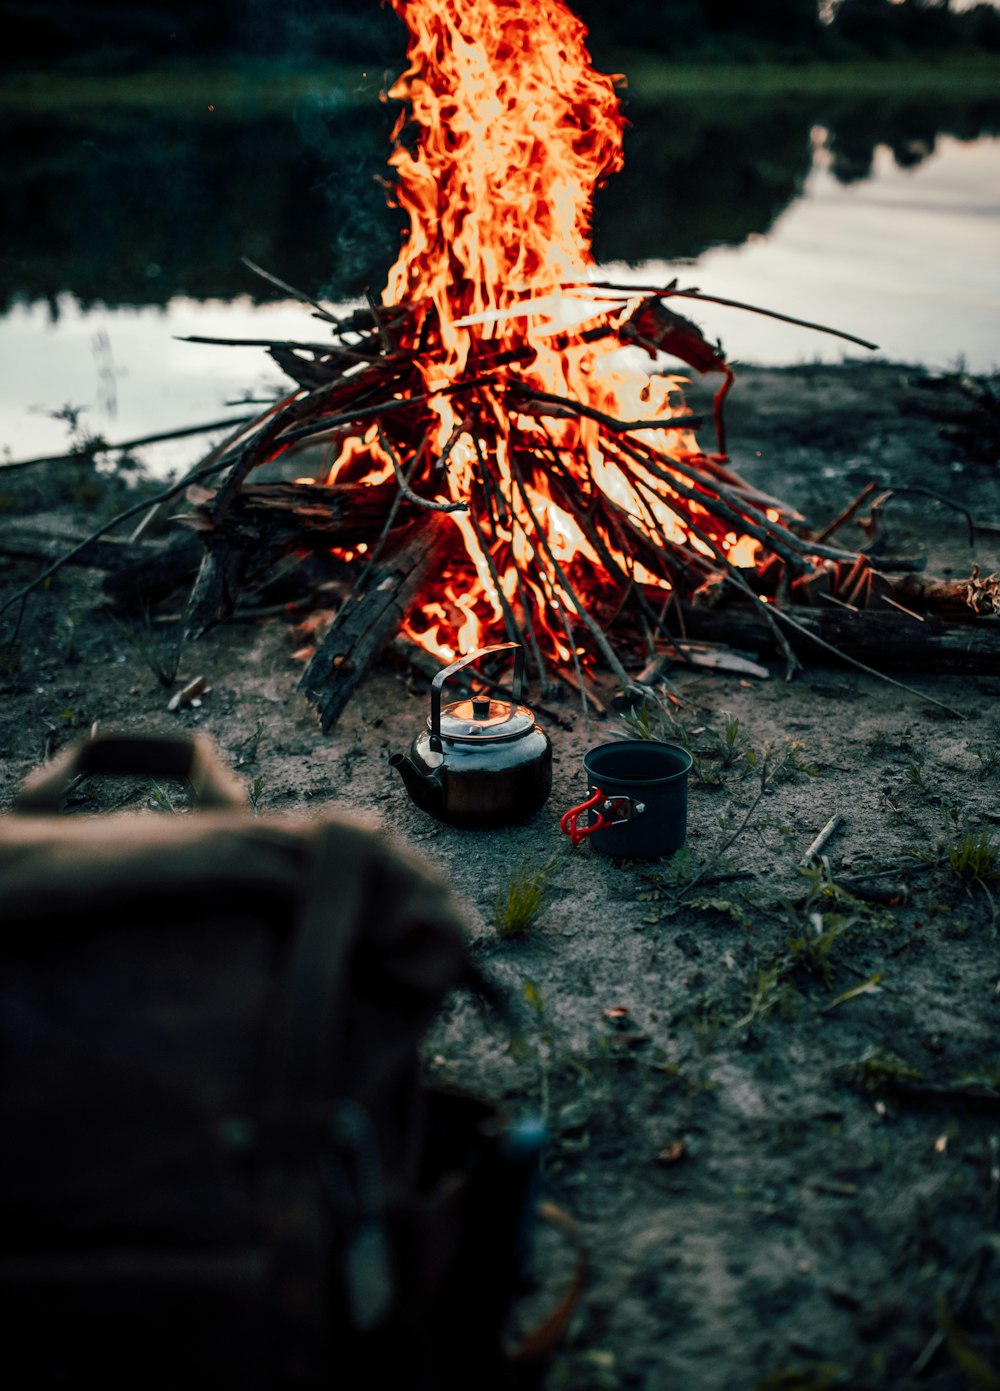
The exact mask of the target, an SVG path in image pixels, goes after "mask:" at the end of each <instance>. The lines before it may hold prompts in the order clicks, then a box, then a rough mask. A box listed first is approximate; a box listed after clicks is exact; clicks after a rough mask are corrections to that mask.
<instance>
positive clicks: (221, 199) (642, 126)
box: [0, 91, 1000, 313]
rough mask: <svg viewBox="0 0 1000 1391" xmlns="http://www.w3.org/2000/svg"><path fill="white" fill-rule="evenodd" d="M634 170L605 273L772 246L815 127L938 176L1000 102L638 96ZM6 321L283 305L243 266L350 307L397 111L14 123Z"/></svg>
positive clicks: (608, 204) (861, 155) (376, 222)
mask: <svg viewBox="0 0 1000 1391" xmlns="http://www.w3.org/2000/svg"><path fill="white" fill-rule="evenodd" d="M627 109H628V115H629V118H630V120H631V122H632V125H631V128H630V130H629V131H628V133H627V136H626V165H625V171H624V173H623V174H621V175H619V176H617V177H616V178H615V179H614V180H612V181H611V183H610V184H609V185H608V187H607V189H605V190H604V191H603V192H602V193H601V195H600V196H599V202H598V211H597V218H596V223H595V252H596V254H597V256H598V259H599V260H601V261H628V262H636V261H642V260H646V259H649V258H652V257H659V258H663V259H666V260H670V261H674V260H678V259H683V258H688V257H694V256H697V255H699V254H700V253H701V252H703V251H704V250H705V249H706V248H708V247H712V246H734V247H735V246H740V245H742V244H743V243H745V242H746V241H747V240H748V238H751V237H753V236H755V235H758V236H759V235H763V234H766V233H767V232H768V231H769V230H770V229H771V227H772V226H773V225H774V223H775V221H776V219H777V218H778V217H779V216H780V214H781V213H782V212H783V210H784V209H785V208H787V207H788V205H789V204H790V203H792V202H793V201H794V200H795V199H796V198H797V197H798V196H799V195H800V193H801V191H802V189H803V186H804V184H805V181H806V179H807V178H808V176H809V173H810V170H811V168H812V165H813V145H814V131H815V129H816V128H817V127H822V128H823V129H824V130H825V131H826V132H827V133H828V134H827V136H826V141H827V146H828V149H829V152H830V155H831V168H832V171H833V174H834V176H835V177H836V178H837V179H838V180H840V181H842V182H844V183H850V182H853V181H857V180H860V179H864V178H866V177H867V175H868V174H869V173H870V171H871V167H872V160H873V156H874V152H875V150H876V148H877V147H878V146H881V145H887V146H888V147H889V148H890V149H891V150H892V152H893V155H894V157H895V159H896V161H897V163H898V164H900V165H901V166H906V167H910V166H913V165H915V164H919V163H920V162H921V161H922V160H924V159H925V158H927V156H928V155H929V154H930V153H931V152H932V151H933V150H934V148H935V145H936V142H937V141H938V139H939V138H940V137H941V136H942V135H950V136H954V137H957V138H959V139H962V140H972V139H975V138H976V137H978V136H981V135H984V134H997V133H1000V107H998V105H997V103H996V102H993V101H989V100H978V101H975V100H974V101H963V100H962V99H961V98H959V97H956V98H955V99H953V100H950V101H949V100H944V99H940V98H935V99H934V100H926V99H925V100H913V101H899V100H894V99H890V98H889V97H886V98H885V99H884V100H881V101H879V100H876V101H872V100H870V99H866V100H864V101H863V102H861V101H858V100H856V99H854V100H851V99H849V98H846V97H837V96H831V95H830V94H819V93H818V94H816V95H815V96H811V97H805V96H803V95H802V94H794V95H791V94H789V95H785V96H781V95H779V96H774V95H769V96H768V97H767V98H764V97H761V98H759V99H757V98H754V97H753V96H752V95H751V96H747V95H746V94H745V93H741V94H740V95H739V96H736V95H732V96H730V97H729V98H728V99H727V98H726V97H725V96H721V97H720V96H719V95H714V96H713V97H712V99H711V100H709V99H708V98H707V97H706V96H704V95H703V96H700V97H698V98H695V97H686V98H678V99H676V100H669V101H662V102H656V103H652V102H644V101H642V100H641V99H640V98H638V97H635V96H630V97H629V98H628V104H627ZM2 120H3V126H4V137H5V138H4V148H5V158H4V161H3V163H2V165H0V238H2V241H3V245H4V247H5V249H6V257H5V266H4V272H3V275H4V278H3V282H2V284H0V307H2V308H3V309H8V308H9V307H10V306H11V304H12V303H14V302H15V301H22V302H35V301H39V300H42V301H48V303H49V304H50V305H51V306H52V312H53V313H56V312H57V311H58V300H59V296H60V294H62V293H64V292H71V293H72V294H74V295H75V296H76V297H77V299H78V300H79V301H80V302H81V303H82V304H84V305H88V304H92V303H96V302H101V303H104V304H106V305H109V306H120V305H134V306H138V305H165V304H166V303H168V302H169V301H170V300H171V299H173V298H174V297H175V296H177V295H185V296H188V297H191V298H194V299H210V298H211V299H223V300H227V299H231V298H234V297H236V296H238V295H242V294H246V293H248V292H249V293H251V294H254V295H256V296H258V297H259V298H269V297H271V295H270V292H269V291H268V290H267V288H266V286H264V285H263V284H257V283H255V282H253V281H252V279H251V278H250V276H249V275H248V272H247V271H246V270H245V268H244V267H243V266H242V265H241V263H240V257H241V256H242V255H248V256H250V257H252V258H253V259H254V260H256V261H258V262H260V263H262V264H264V265H266V266H268V267H271V268H273V269H274V270H276V271H277V272H279V273H280V274H281V275H283V276H284V277H285V278H287V279H289V280H291V281H293V282H294V283H297V284H300V285H302V286H303V288H306V289H309V290H310V291H319V290H322V292H323V293H325V294H327V295H328V296H330V297H331V298H336V299H339V298H345V297H349V296H352V295H355V294H357V293H359V292H360V291H361V290H362V289H363V287H365V286H366V285H371V286H374V287H378V286H380V284H381V282H382V278H383V276H384V273H385V269H386V267H387V266H388V264H389V262H390V261H391V260H392V258H393V256H394V254H395V251H396V247H397V245H398V239H399V231H400V222H399V215H398V213H397V212H395V211H394V210H393V209H391V208H389V207H388V206H387V204H386V196H385V192H384V189H383V187H382V186H381V185H380V183H379V179H380V177H381V176H382V175H383V174H384V173H385V168H386V156H387V152H388V141H389V129H390V126H391V121H392V112H391V111H390V110H388V109H387V108H386V107H385V106H383V105H381V104H379V103H377V102H372V103H371V104H369V105H366V106H363V107H356V106H351V105H350V104H348V103H346V102H345V101H343V100H341V99H339V98H338V94H337V93H336V92H335V91H333V92H329V93H325V94H323V95H322V96H318V97H317V98H316V99H314V100H310V101H305V102H301V101H300V102H299V104H298V105H297V106H296V107H295V109H286V110H284V111H283V112H282V111H278V112H274V111H271V112H270V113H269V114H268V115H267V116H266V117H265V116H260V115H256V116H247V117H245V118H243V119H237V118H235V117H228V116H226V115H225V114H224V113H221V112H214V113H210V112H208V111H207V110H205V109H204V108H199V109H198V110H197V112H196V113H195V114H187V115H185V114H184V113H183V112H180V111H176V110H168V111H164V110H161V109H152V110H140V109H124V110H123V109H113V110H112V109H106V110H105V109H96V110H95V109H93V108H88V109H86V110H82V111H75V112H59V113H56V114H47V113H44V112H25V113H20V114H19V113H16V112H11V111H5V112H4V113H3V117H2Z"/></svg>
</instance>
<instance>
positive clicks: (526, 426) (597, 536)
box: [330, 0, 757, 662]
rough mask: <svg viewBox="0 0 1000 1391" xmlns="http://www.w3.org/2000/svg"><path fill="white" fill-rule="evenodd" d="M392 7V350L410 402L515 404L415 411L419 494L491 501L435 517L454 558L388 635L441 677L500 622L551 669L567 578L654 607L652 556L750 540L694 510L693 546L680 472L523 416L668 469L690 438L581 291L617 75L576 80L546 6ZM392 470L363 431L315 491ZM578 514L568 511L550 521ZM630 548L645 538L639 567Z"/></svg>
mask: <svg viewBox="0 0 1000 1391" xmlns="http://www.w3.org/2000/svg"><path fill="white" fill-rule="evenodd" d="M390 3H391V5H392V8H393V9H394V10H395V11H396V13H397V14H398V15H399V16H400V17H401V18H402V19H403V20H404V21H405V23H406V24H407V26H408V28H409V31H410V42H409V51H408V67H407V70H406V72H405V73H404V74H403V76H402V77H401V78H400V79H399V80H398V82H396V84H395V85H394V86H393V88H392V89H391V91H390V93H389V96H390V97H392V98H393V99H396V100H399V101H402V102H404V103H405V108H404V111H403V113H402V114H401V115H400V117H399V120H398V122H397V125H396V128H395V132H394V139H395V141H396V144H395V149H394V153H393V154H392V157H391V160H390V163H391V164H392V166H393V168H394V169H395V172H396V177H397V189H396V197H397V198H398V201H399V204H400V206H401V207H402V208H403V210H404V211H405V212H406V213H407V215H408V219H409V230H408V233H407V234H406V237H405V240H404V244H403V246H402V249H401V251H400V254H399V257H398V259H397V261H396V263H395V265H394V266H393V267H392V269H391V270H390V272H389V276H388V283H387V286H386V290H385V292H384V295H383V302H384V304H386V305H388V306H402V305H406V306H407V307H408V309H409V310H410V311H411V317H410V318H409V319H408V320H407V321H406V322H407V324H408V328H407V329H406V331H405V341H404V342H403V343H402V344H401V346H402V347H403V348H404V349H410V350H412V349H415V348H416V347H417V346H418V345H419V353H418V354H417V356H416V364H417V367H418V370H419V371H420V373H421V375H422V378H423V381H424V383H425V386H426V389H427V391H428V392H440V391H441V389H442V388H446V387H448V386H449V385H453V384H455V383H457V382H459V381H460V379H462V378H463V376H467V375H468V374H470V373H471V374H473V375H474V374H476V373H487V374H488V373H490V372H491V371H495V370H496V367H497V364H503V368H504V372H505V374H506V377H505V380H506V382H507V384H508V385H509V384H510V383H513V384H514V386H515V388H516V390H515V393H514V397H513V399H512V398H511V396H510V395H509V394H508V396H507V397H505V398H504V399H503V401H501V400H500V398H499V397H498V395H497V393H496V392H495V391H493V392H491V391H490V390H486V391H485V392H484V393H483V394H482V396H481V398H480V400H479V409H478V410H477V412H475V413H474V418H473V417H470V415H468V414H466V406H465V405H464V404H463V398H462V397H461V396H460V395H455V396H449V395H440V394H439V395H437V396H433V397H432V398H431V399H430V400H429V401H428V403H427V410H428V412H429V413H430V417H431V421H432V425H431V430H430V434H429V438H428V439H426V440H425V441H424V443H423V444H422V445H421V446H420V447H421V449H422V450H424V451H426V457H427V459H428V460H431V461H432V463H433V467H431V468H429V469H427V470H425V472H424V474H423V475H422V476H423V477H424V479H425V480H426V481H429V483H430V486H431V491H432V493H433V494H434V496H435V497H436V500H437V501H438V502H439V503H469V502H470V498H471V497H472V496H473V494H474V493H475V492H476V490H477V489H478V490H479V493H480V494H481V495H482V494H485V493H486V492H487V481H486V478H485V475H486V473H487V472H488V473H489V475H490V484H489V489H490V497H491V498H492V499H493V502H492V503H491V505H490V507H489V508H488V509H487V512H486V514H484V515H482V516H481V517H476V516H474V515H472V514H471V512H470V511H453V512H450V513H449V514H448V519H449V521H450V522H451V523H452V524H453V525H454V527H455V528H456V534H457V538H458V539H459V540H460V543H461V544H460V547H459V549H458V552H457V554H458V556H459V559H458V560H456V561H455V562H454V563H453V565H452V566H451V567H450V568H449V571H448V574H447V575H446V577H445V578H444V579H443V580H442V582H441V586H440V592H439V594H438V596H437V598H436V601H435V602H434V603H432V604H428V605H426V606H425V607H424V609H423V610H422V611H421V612H419V613H416V614H413V615H411V617H410V619H409V620H408V622H407V625H406V627H405V629H404V631H406V632H408V634H409V636H410V637H411V638H413V639H414V640H415V641H417V642H419V643H421V644H422V645H423V646H424V647H426V648H428V649H429V650H430V651H432V652H434V653H436V654H437V655H438V656H440V657H442V658H444V659H446V660H452V659H453V658H454V657H455V656H456V655H457V654H458V653H459V652H467V651H470V650H472V649H473V648H475V647H477V646H481V645H483V644H484V642H485V641H487V640H495V633H496V629H497V627H498V626H501V627H502V625H503V624H504V623H505V621H508V620H509V619H510V616H511V614H512V613H513V614H516V615H517V621H518V623H519V624H523V626H524V627H525V628H526V629H528V630H530V631H531V632H532V633H533V634H534V635H535V637H536V640H537V641H538V643H539V644H540V646H541V647H542V648H543V649H545V650H546V652H547V653H548V654H549V655H551V656H554V657H556V658H557V659H558V660H559V661H561V662H565V661H568V660H570V659H571V657H572V655H573V650H574V649H575V648H576V639H575V638H574V636H573V634H572V626H573V622H574V620H576V619H578V618H582V617H583V615H582V614H580V613H579V612H578V609H579V604H578V601H576V600H575V599H574V595H573V589H574V588H575V587H576V586H575V585H572V584H571V582H570V576H571V575H572V576H574V577H576V579H577V581H579V579H580V577H581V576H583V577H584V579H583V582H582V588H581V592H583V593H585V594H586V595H587V596H588V597H589V596H596V595H599V594H600V593H601V591H602V590H604V589H607V588H608V587H609V585H610V584H611V573H612V572H613V571H617V574H618V575H619V577H622V576H624V577H625V580H626V582H627V583H628V584H633V585H638V586H640V587H644V588H650V587H651V588H653V589H656V590H659V591H661V592H662V591H668V590H669V589H670V588H671V578H670V575H671V569H670V564H669V560H668V558H667V556H666V549H667V547H668V546H670V545H679V546H687V547H688V548H689V549H690V550H694V551H696V552H700V553H702V554H705V555H708V556H711V555H713V554H714V553H716V551H717V552H719V553H722V554H725V555H727V556H728V558H729V559H730V560H731V561H732V562H733V563H735V564H739V565H752V564H753V561H754V556H755V555H756V550H757V547H756V542H754V541H753V540H752V539H751V538H750V537H738V536H737V535H736V534H735V533H728V532H727V531H726V530H725V528H721V529H720V528H719V527H718V526H717V525H716V524H715V519H714V518H708V517H707V514H706V522H705V528H704V532H702V530H701V528H699V527H698V526H695V525H694V524H693V523H691V522H690V521H688V522H686V521H685V516H687V517H690V516H692V515H697V514H698V513H699V510H700V511H701V512H704V509H699V506H698V504H697V502H694V503H692V502H690V501H688V502H687V503H686V504H684V507H683V508H679V507H678V505H677V503H678V490H679V489H681V488H682V487H684V486H687V487H688V490H689V491H690V486H691V485H690V484H689V483H688V484H686V485H685V482H684V479H683V478H682V477H681V475H677V477H676V478H674V477H673V475H671V474H670V473H669V472H668V473H667V476H666V478H664V477H663V476H655V475H654V473H653V472H651V471H650V469H649V468H648V467H646V466H645V465H644V464H643V462H642V461H641V460H638V459H636V457H635V456H634V455H632V456H629V457H628V459H627V461H626V455H625V453H623V452H621V451H619V452H618V453H617V457H616V451H615V450H614V449H609V448H608V440H607V437H606V436H604V437H602V436H601V432H600V428H599V424H598V422H597V421H596V420H595V419H591V418H580V417H579V416H578V415H576V414H575V413H572V412H568V411H566V410H565V409H563V410H562V411H560V409H559V407H558V406H553V407H552V408H551V409H550V408H549V407H548V406H546V405H545V404H544V403H540V402H538V401H537V400H532V399H531V398H532V393H540V392H541V393H548V394H550V395H554V396H557V397H561V398H563V399H564V400H572V401H574V402H578V403H582V404H583V406H584V407H586V408H589V409H591V410H593V411H597V412H602V413H604V414H606V415H609V416H612V417H614V418H616V419H627V420H632V421H636V420H647V419H648V420H649V421H650V422H651V424H650V428H649V431H648V432H646V431H643V432H642V436H641V438H642V443H643V444H646V445H649V446H651V447H652V448H654V449H655V450H656V452H657V454H658V455H659V456H660V457H661V458H662V457H663V456H664V455H666V456H667V457H668V459H672V460H674V461H676V462H677V463H681V461H682V460H683V459H684V458H685V457H686V456H688V455H690V454H692V453H694V452H696V450H697V445H696V443H695V441H694V439H693V437H692V436H691V435H690V433H689V432H686V431H684V430H679V429H673V430H671V429H669V425H668V424H666V425H665V422H668V421H669V417H670V416H671V415H674V414H676V413H677V410H678V408H679V407H680V406H681V404H682V403H681V400H680V397H679V393H678V383H677V381H676V379H674V378H672V377H668V376H664V375H656V376H652V377H651V376H649V375H647V373H646V372H644V371H643V370H642V369H641V367H640V366H639V365H638V364H637V362H636V361H635V357H636V355H637V354H638V353H639V350H638V349H636V348H622V346H621V343H620V341H619V340H618V339H617V338H616V337H615V336H614V329H615V327H616V326H617V325H620V324H622V323H624V322H625V320H626V319H627V317H628V315H629V314H630V313H631V312H632V311H633V310H634V309H635V308H636V305H637V304H638V300H637V301H635V302H632V303H623V301H622V299H621V297H620V296H618V297H615V298H614V299H604V300H602V299H601V297H600V294H599V293H597V292H596V291H588V289H587V282H588V281H589V280H590V278H591V276H592V270H593V259H592V256H591V249H590V247H591V242H590V232H591V213H592V196H593V192H594V190H595V188H596V187H598V186H599V185H600V184H601V183H602V182H603V181H604V180H605V179H606V178H607V177H608V176H609V175H611V174H613V173H614V172H615V171H617V170H618V169H620V168H621V165H622V133H623V129H624V126H625V121H624V118H623V116H622V113H621V110H620V105H619V101H618V97H617V94H616V90H615V88H616V83H617V82H618V81H619V80H620V79H616V78H613V77H609V76H606V75H604V74H601V73H597V72H595V71H594V70H593V68H592V66H591V62H590V57H589V55H588V53H587V49H586V47H585V39H586V29H585V27H584V25H583V24H582V23H581V22H580V20H578V19H577V18H575V17H574V16H573V15H572V14H571V13H570V11H569V10H568V9H567V8H566V6H565V4H563V3H562V0H543V3H541V4H536V5H526V4H524V3H523V0H390ZM567 286H575V287H576V288H575V289H566V288H564V287H567ZM484 414H485V415H486V416H487V417H488V419H489V426H490V429H489V432H488V435H487V436H485V437H484V433H483V430H482V421H483V418H484ZM396 462H397V463H398V460H397V461H396ZM626 462H627V467H625V465H626ZM393 467H394V460H393V455H392V446H391V445H390V444H388V443H387V442H386V440H385V439H384V437H383V435H382V432H381V429H380V428H379V427H375V426H373V427H371V428H370V429H369V430H368V431H367V433H366V434H365V435H364V437H363V438H354V439H351V440H348V442H347V444H346V445H345V446H344V448H343V450H342V452H341V455H340V457H339V459H338V460H337V462H336V464H335V465H334V467H333V470H332V472H331V475H330V481H333V480H334V479H336V478H337V477H344V476H350V477H352V478H355V479H357V478H361V479H362V480H363V481H365V482H370V483H376V482H379V481H385V480H386V479H387V478H389V477H391V475H392V472H393ZM557 480H558V487H557ZM426 481H425V487H424V490H423V491H424V495H425V496H427V497H428V498H430V496H431V494H429V493H428V489H427V486H426ZM683 496H685V497H686V496H687V494H684V495H683ZM574 498H575V499H576V501H577V503H578V504H579V505H578V506H575V507H574V506H571V505H568V504H569V503H571V502H572V500H573V499H574ZM595 500H600V501H601V502H602V505H603V503H605V502H606V504H607V510H608V511H609V512H611V513H613V514H614V516H615V518H616V519H617V520H616V526H617V531H615V530H613V529H612V528H611V527H609V526H608V525H606V524H605V523H603V522H602V523H601V524H597V523H594V524H593V525H591V526H588V525H587V523H586V520H585V519H586V517H587V515H588V513H590V512H592V510H593V506H592V505H593V503H594V502H595ZM470 506H471V503H470ZM713 526H714V530H713ZM630 532H631V533H633V534H638V535H641V536H643V537H645V539H646V542H647V544H646V548H645V551H644V552H643V555H644V559H643V560H642V561H640V560H639V559H637V558H635V556H634V554H633V550H632V548H631V547H630V546H629V545H628V543H627V537H628V534H629V533H630ZM713 548H714V549H713ZM658 557H662V558H663V563H662V564H660V563H659V559H658ZM508 626H509V622H508Z"/></svg>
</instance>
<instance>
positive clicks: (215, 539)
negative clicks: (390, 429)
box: [180, 483, 405, 637]
mask: <svg viewBox="0 0 1000 1391" xmlns="http://www.w3.org/2000/svg"><path fill="white" fill-rule="evenodd" d="M395 496H396V486H395V484H394V483H389V484H385V485H382V486H373V487H369V486H365V485H363V484H351V483H341V484H338V486H337V487H335V488H328V487H325V486H323V485H321V484H299V483H267V484H255V485H245V486H244V487H243V488H242V489H241V490H240V492H238V493H237V494H236V495H235V496H234V498H233V499H232V501H231V503H230V504H229V507H228V508H227V509H226V511H225V512H224V513H223V515H222V516H216V515H215V509H214V507H213V502H214V497H215V495H214V494H209V493H202V492H201V491H200V490H192V491H189V493H188V498H189V501H193V502H194V509H193V511H191V512H189V513H186V514H184V515H183V516H182V517H181V518H180V520H181V521H183V522H185V523H186V524H187V525H188V526H190V527H192V528H194V530H195V531H197V532H198V533H199V534H200V536H201V539H202V541H203V542H204V546H205V551H204V558H203V560H202V562H201V568H200V570H199V572H198V577H197V579H196V581H195V584H194V588H193V589H192V592H191V597H190V600H189V602H188V608H187V616H186V619H185V626H186V631H187V633H188V635H189V636H190V637H198V636H199V635H200V634H201V633H203V632H205V631H206V630H207V629H208V628H210V627H212V626H213V625H214V624H216V623H219V622H222V621H223V620H224V619H226V618H228V617H229V616H230V615H231V614H232V612H233V610H234V609H235V607H236V601H237V599H238V598H239V595H240V591H241V589H242V588H243V586H244V585H245V584H246V582H247V580H248V579H249V577H250V575H251V574H254V573H255V574H262V573H266V572H267V571H268V570H270V569H271V567H273V566H274V565H275V564H277V562H278V561H279V560H281V558H282V557H283V556H286V555H288V554H289V552H291V551H306V552H308V551H313V552H323V551H328V550H330V549H331V547H337V546H339V547H350V548H351V549H352V550H355V551H356V550H357V548H358V547H359V546H362V547H364V546H367V545H370V544H372V542H373V541H374V540H375V539H376V538H377V537H378V535H379V531H380V528H381V527H382V526H383V525H384V521H385V516H386V513H387V512H388V511H389V508H390V507H391V506H392V501H393V499H394V498H395ZM400 511H402V509H400ZM404 520H405V514H404Z"/></svg>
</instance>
